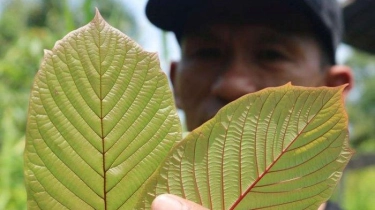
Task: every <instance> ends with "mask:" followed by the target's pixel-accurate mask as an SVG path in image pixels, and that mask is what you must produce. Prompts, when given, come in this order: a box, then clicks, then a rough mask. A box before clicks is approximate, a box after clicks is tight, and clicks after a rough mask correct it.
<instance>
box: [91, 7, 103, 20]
mask: <svg viewBox="0 0 375 210" xmlns="http://www.w3.org/2000/svg"><path fill="white" fill-rule="evenodd" d="M102 20H103V16H102V15H101V14H100V11H99V9H98V8H97V7H95V17H94V19H93V20H92V22H100V21H102Z"/></svg>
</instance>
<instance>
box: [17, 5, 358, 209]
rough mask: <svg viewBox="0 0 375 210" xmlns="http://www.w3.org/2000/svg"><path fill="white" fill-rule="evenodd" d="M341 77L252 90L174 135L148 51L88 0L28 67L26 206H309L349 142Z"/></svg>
mask: <svg viewBox="0 0 375 210" xmlns="http://www.w3.org/2000/svg"><path fill="white" fill-rule="evenodd" d="M342 89H343V87H338V88H325V87H321V88H303V87H294V86H291V85H290V84H287V85H285V86H282V87H278V88H268V89H265V90H262V91H260V92H257V93H254V94H249V95H246V96H244V97H242V98H240V99H239V100H237V101H235V102H232V103H231V104H229V105H228V106H226V107H224V108H223V109H222V110H220V111H219V113H218V114H217V115H216V116H215V117H214V118H213V119H211V120H210V121H208V122H207V123H205V124H204V125H202V126H201V127H200V128H198V129H196V130H194V131H193V132H191V133H190V134H189V135H188V136H187V137H186V138H184V139H183V140H181V141H180V139H181V138H182V137H181V126H180V122H179V119H178V117H177V114H176V110H175V108H174V101H173V98H172V94H171V91H170V89H169V86H168V82H167V79H166V76H165V75H164V74H163V73H162V71H161V70H160V69H159V62H158V60H157V56H156V54H151V53H147V52H144V51H143V50H142V49H141V48H140V47H139V46H138V45H137V44H136V43H134V42H133V41H132V40H130V39H129V38H128V37H127V36H125V35H124V34H122V33H121V32H120V31H118V30H116V29H114V28H113V27H111V26H110V25H108V24H107V23H106V22H105V21H104V20H103V19H102V17H101V16H100V14H99V12H97V14H96V16H95V18H94V19H93V21H92V22H91V23H89V24H88V25H86V26H84V27H82V28H80V29H78V30H76V31H73V32H71V33H70V34H68V35H67V36H66V37H64V38H63V39H62V40H61V41H58V42H57V43H56V45H55V46H54V48H53V49H52V51H46V52H45V57H44V59H43V62H42V65H41V68H40V70H39V72H38V74H37V76H36V78H35V82H34V85H33V89H32V92H31V97H30V105H29V115H28V123H27V134H26V149H25V155H24V157H25V179H26V188H27V192H28V207H29V208H30V209H34V208H35V209H62V208H68V209H75V208H80V209H91V208H92V209H119V208H120V209H134V208H140V209H144V208H146V209H147V208H149V207H150V204H151V202H152V200H153V199H154V198H155V196H156V195H158V194H162V193H173V194H176V195H179V196H182V197H184V198H187V199H189V200H192V201H194V202H197V203H200V204H202V205H204V206H206V207H208V208H212V209H253V208H277V209H280V208H285V209H290V208H292V209H300V208H312V209H313V208H315V209H316V208H317V207H318V206H319V205H320V204H321V203H322V202H324V201H325V200H327V199H328V198H329V196H330V194H331V193H332V191H333V189H334V187H335V185H336V184H337V182H338V180H339V178H340V176H341V173H342V170H343V168H344V167H345V165H346V163H347V162H348V161H349V159H350V156H351V154H352V152H351V150H350V148H349V147H348V133H347V116H346V114H345V110H344V107H343V101H342V95H341V92H342Z"/></svg>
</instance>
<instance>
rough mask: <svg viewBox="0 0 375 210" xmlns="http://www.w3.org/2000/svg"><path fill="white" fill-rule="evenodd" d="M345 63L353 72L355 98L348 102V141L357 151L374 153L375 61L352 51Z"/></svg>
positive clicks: (368, 56)
mask: <svg viewBox="0 0 375 210" xmlns="http://www.w3.org/2000/svg"><path fill="white" fill-rule="evenodd" d="M347 63H348V65H350V66H351V67H352V68H353V70H354V76H355V90H354V94H355V96H356V97H355V98H354V99H352V100H349V101H348V112H349V116H350V123H351V126H352V132H351V138H350V140H351V143H352V145H353V146H354V147H355V148H356V149H357V150H358V151H363V152H373V153H375V129H374V128H375V94H374V90H375V72H374V68H375V59H374V56H371V55H368V54H364V53H361V52H357V51H354V52H353V55H352V56H351V57H350V58H349V60H348V61H347Z"/></svg>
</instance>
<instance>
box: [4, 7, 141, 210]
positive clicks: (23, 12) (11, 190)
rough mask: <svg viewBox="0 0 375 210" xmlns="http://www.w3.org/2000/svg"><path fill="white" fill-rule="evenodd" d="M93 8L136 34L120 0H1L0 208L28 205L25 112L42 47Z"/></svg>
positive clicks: (80, 22)
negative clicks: (96, 8) (25, 183)
mask: <svg viewBox="0 0 375 210" xmlns="http://www.w3.org/2000/svg"><path fill="white" fill-rule="evenodd" d="M95 7H98V8H100V10H101V11H103V13H102V15H103V16H104V17H105V18H107V20H109V21H111V22H112V25H114V26H116V27H117V28H119V29H120V30H122V31H126V33H127V34H129V35H132V36H136V34H137V30H136V27H135V20H134V18H133V16H132V15H130V13H129V11H128V9H127V8H126V6H125V5H124V4H123V3H122V1H118V0H111V1H99V0H78V1H68V0H63V1H53V0H5V1H1V7H0V8H1V12H0V28H1V30H0V46H1V47H0V176H1V179H0V209H25V208H26V192H25V187H24V184H23V172H22V171H23V170H22V168H23V162H22V154H23V150H24V133H25V127H26V113H27V105H28V98H29V93H30V88H31V84H32V81H33V78H34V76H35V74H36V72H37V70H38V68H39V65H40V62H41V59H42V56H43V50H44V49H51V48H52V47H53V45H54V43H55V41H56V40H59V39H61V38H62V37H63V35H65V34H67V32H68V31H71V30H73V29H75V28H78V27H80V26H82V25H84V24H85V23H87V20H91V19H92V17H93V16H94V11H95ZM102 7H103V8H102Z"/></svg>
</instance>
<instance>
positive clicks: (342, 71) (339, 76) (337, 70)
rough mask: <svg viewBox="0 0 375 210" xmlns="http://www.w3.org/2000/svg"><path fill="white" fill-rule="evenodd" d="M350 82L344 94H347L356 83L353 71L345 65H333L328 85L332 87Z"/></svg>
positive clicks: (328, 76)
mask: <svg viewBox="0 0 375 210" xmlns="http://www.w3.org/2000/svg"><path fill="white" fill-rule="evenodd" d="M343 84H348V86H346V88H345V90H344V95H345V96H347V94H348V93H349V91H350V90H351V89H352V87H353V85H354V78H353V73H352V70H351V68H350V67H348V66H344V65H335V66H332V67H331V68H330V69H329V70H328V73H327V85H328V86H330V87H335V86H340V85H343Z"/></svg>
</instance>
